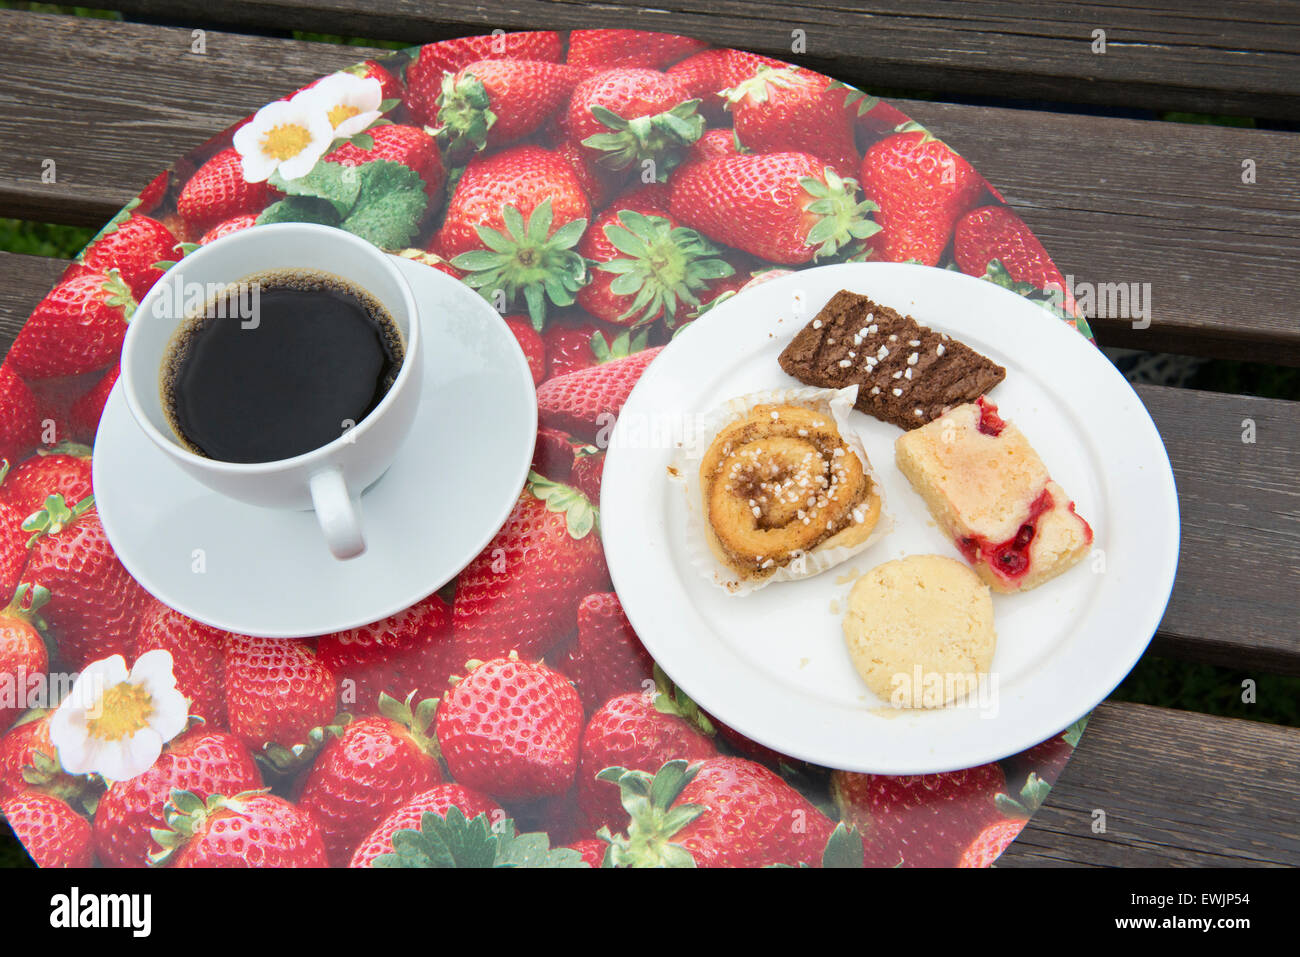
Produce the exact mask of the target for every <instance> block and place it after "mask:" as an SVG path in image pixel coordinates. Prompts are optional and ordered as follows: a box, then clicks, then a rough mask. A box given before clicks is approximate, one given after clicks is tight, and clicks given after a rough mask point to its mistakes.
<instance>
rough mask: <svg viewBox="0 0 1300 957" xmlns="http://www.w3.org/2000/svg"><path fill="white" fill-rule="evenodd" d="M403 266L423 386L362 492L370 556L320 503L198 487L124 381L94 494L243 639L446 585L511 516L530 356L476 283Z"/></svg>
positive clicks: (118, 532)
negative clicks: (351, 543)
mask: <svg viewBox="0 0 1300 957" xmlns="http://www.w3.org/2000/svg"><path fill="white" fill-rule="evenodd" d="M393 260H394V262H396V263H397V265H398V267H399V268H400V269H401V270H402V273H403V274H404V275H405V276H406V279H407V281H408V282H409V283H410V284H411V290H412V292H413V293H414V294H415V301H416V302H417V303H418V304H419V307H420V322H421V323H422V326H421V329H422V331H423V332H424V335H425V339H424V349H423V350H422V353H423V360H424V363H425V369H424V390H423V394H422V395H421V398H420V409H419V412H418V413H417V414H416V419H415V424H414V426H412V428H411V434H410V436H409V437H408V438H407V440H406V443H405V444H404V445H403V447H402V449H401V451H400V452H398V454H397V458H396V459H395V460H394V461H393V464H392V466H391V467H390V468H389V470H388V472H387V473H386V474H385V475H384V476H383V477H382V478H381V479H380V480H379V481H378V482H376V483H375V484H374V485H373V486H371V487H370V488H369V489H368V490H367V491H366V492H365V493H364V494H363V495H362V497H361V513H362V521H363V525H364V528H365V535H366V543H367V549H366V552H365V554H363V555H362V556H360V557H359V558H355V559H352V560H350V561H338V560H337V559H335V558H333V557H332V556H331V555H330V553H329V551H328V550H327V549H326V547H325V541H324V539H323V537H322V536H321V532H320V529H319V527H318V526H317V524H316V518H315V516H314V515H313V514H312V513H311V512H309V511H304V512H293V511H279V510H273V509H263V508H257V507H255V506H251V505H244V504H241V503H239V502H235V501H232V500H230V499H227V498H224V497H222V496H220V495H217V494H216V493H215V492H212V491H210V490H209V489H207V488H206V487H205V486H203V485H200V484H199V483H197V482H196V481H194V480H193V479H192V478H190V477H189V476H188V475H186V474H185V473H184V472H182V471H181V470H180V469H179V468H178V467H177V466H176V465H175V464H173V463H172V461H171V460H170V459H169V458H168V457H167V456H166V455H165V454H164V453H163V452H161V451H160V450H159V449H158V448H157V447H155V446H154V445H153V443H152V442H150V441H149V439H148V438H147V437H146V436H145V434H144V433H143V432H142V431H141V430H140V428H139V427H138V426H137V425H136V422H135V419H133V418H132V417H131V413H130V411H129V410H128V409H127V405H126V399H125V397H124V396H123V395H122V390H121V383H118V385H116V386H115V387H114V388H113V392H112V394H111V395H110V396H109V398H108V403H107V404H106V405H105V406H104V415H103V418H102V419H101V420H100V423H99V433H98V435H97V436H96V438H95V453H94V459H93V463H94V486H95V502H96V505H97V507H98V510H99V516H100V519H101V520H102V521H103V523H104V530H105V531H106V532H107V533H108V538H109V541H110V542H111V543H112V545H113V548H114V550H115V551H116V552H117V556H118V558H119V559H121V561H122V564H123V565H125V566H126V569H127V571H129V572H130V573H131V574H132V575H133V576H134V577H135V579H136V580H137V581H138V582H139V583H140V584H141V585H142V586H144V588H145V589H146V590H147V591H149V592H150V593H152V594H153V595H154V596H156V597H157V598H158V599H159V600H160V601H162V602H164V603H165V604H167V605H170V606H171V607H172V608H175V609H177V610H178V611H181V612H183V613H184V614H186V615H189V616H190V617H191V618H196V619H198V620H199V621H202V622H205V623H207V624H209V625H213V626H214V627H217V628H223V629H226V630H228V631H234V632H240V633H243V634H249V635H259V636H268V637H276V638H287V637H306V636H311V635H320V634H327V633H329V632H333V631H340V630H343V629H346V628H353V627H356V626H358V625H363V624H366V623H367V622H371V621H376V620H378V619H380V618H385V617H387V616H388V615H392V614H395V613H396V612H398V611H401V610H402V609H403V608H406V607H408V606H410V605H413V604H414V603H415V602H417V601H419V600H420V599H422V598H424V597H425V596H426V595H428V594H430V593H431V592H434V591H436V590H437V589H439V588H441V587H442V586H443V585H444V584H446V583H447V582H448V581H450V580H451V579H452V578H453V577H454V576H455V575H456V574H457V573H458V572H460V570H461V569H463V568H464V567H465V566H466V565H468V564H469V562H470V560H471V559H473V558H474V556H475V555H477V554H478V553H479V552H480V551H482V549H483V547H484V546H485V545H487V543H488V542H489V541H490V540H491V538H492V536H493V535H494V534H495V533H496V531H497V530H498V529H499V528H500V527H501V525H502V524H503V523H504V522H505V520H506V517H507V516H508V515H509V514H510V510H511V509H512V508H513V507H514V503H515V500H516V499H517V498H518V496H519V490H520V489H521V488H523V484H524V479H525V478H526V477H527V474H528V467H529V462H530V461H531V459H532V453H533V443H534V441H535V439H536V436H537V394H536V391H535V390H534V388H533V380H532V376H531V374H530V373H529V370H528V362H527V360H526V359H525V358H524V354H523V351H522V350H521V349H520V348H519V344H518V343H517V342H516V340H515V338H514V335H513V334H512V333H511V332H510V329H509V327H507V326H506V325H505V323H503V322H502V321H501V318H500V317H499V316H498V315H497V313H496V312H495V311H494V310H493V309H492V307H491V306H489V305H488V304H487V302H485V301H484V300H483V299H482V298H480V297H479V295H478V294H477V293H475V292H474V291H473V290H471V289H470V288H469V287H468V286H465V285H463V284H461V283H459V282H457V281H456V280H455V279H452V278H451V277H450V276H447V275H445V274H443V273H441V272H438V271H437V270H435V269H430V268H429V267H428V266H424V265H421V264H420V263H417V262H412V261H411V260H408V259H402V258H400V257H396V256H394V257H393Z"/></svg>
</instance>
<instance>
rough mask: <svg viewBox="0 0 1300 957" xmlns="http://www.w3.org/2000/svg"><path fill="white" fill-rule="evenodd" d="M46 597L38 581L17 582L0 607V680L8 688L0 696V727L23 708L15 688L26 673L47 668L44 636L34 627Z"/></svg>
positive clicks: (41, 672) (21, 684)
mask: <svg viewBox="0 0 1300 957" xmlns="http://www.w3.org/2000/svg"><path fill="white" fill-rule="evenodd" d="M49 600H50V593H49V592H48V591H47V590H46V589H44V588H42V587H41V586H40V585H37V586H35V587H33V586H31V585H19V586H18V590H17V591H16V592H15V593H14V597H13V600H12V601H10V602H9V604H8V606H6V607H5V608H4V609H3V610H0V684H3V685H6V686H7V687H8V688H9V693H8V694H7V695H4V696H3V697H0V731H7V730H8V729H9V726H10V725H11V724H13V723H14V721H16V720H17V719H18V716H19V715H21V714H22V712H23V710H24V709H23V708H22V707H20V706H19V704H18V700H17V699H18V698H19V697H20V696H19V695H16V694H14V691H15V689H24V688H27V687H28V678H29V677H31V676H34V675H37V676H39V675H44V674H45V673H46V672H47V671H49V670H50V656H49V652H48V651H47V650H46V648H45V640H44V639H43V638H42V637H41V633H40V632H39V631H37V630H36V629H37V626H38V624H39V623H40V622H41V618H40V611H41V606H42V605H44V604H45V603H46V602H48V601H49ZM6 699H7V700H6Z"/></svg>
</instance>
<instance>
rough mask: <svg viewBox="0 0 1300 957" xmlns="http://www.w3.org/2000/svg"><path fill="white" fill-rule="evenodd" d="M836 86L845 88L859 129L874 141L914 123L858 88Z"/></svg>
mask: <svg viewBox="0 0 1300 957" xmlns="http://www.w3.org/2000/svg"><path fill="white" fill-rule="evenodd" d="M836 85H838V86H842V87H843V89H844V92H845V103H846V104H847V105H848V107H849V108H850V109H851V110H852V111H853V116H854V123H855V124H856V125H857V127H858V129H860V130H863V131H864V132H865V133H866V134H867V136H868V137H869V138H871V139H873V140H877V139H880V138H881V137H882V136H884V135H885V134H887V133H894V132H896V131H897V130H898V128H899V127H900V126H904V125H905V124H907V123H910V122H912V121H911V120H910V119H908V117H907V114H905V113H903V112H901V111H900V110H898V109H895V108H894V107H892V106H890V105H889V104H888V103H886V102H885V101H884V100H882V99H879V98H878V97H874V96H872V95H870V94H869V93H863V92H862V91H861V90H859V89H857V88H856V87H852V86H848V85H846V84H836Z"/></svg>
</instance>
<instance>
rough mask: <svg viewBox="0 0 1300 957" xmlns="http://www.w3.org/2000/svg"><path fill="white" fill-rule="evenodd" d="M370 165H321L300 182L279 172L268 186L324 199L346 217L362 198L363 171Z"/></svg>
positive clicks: (315, 167) (299, 178) (272, 175)
mask: <svg viewBox="0 0 1300 957" xmlns="http://www.w3.org/2000/svg"><path fill="white" fill-rule="evenodd" d="M366 165H369V164H362V166H344V165H343V164H342V163H317V164H316V165H315V166H313V167H312V168H311V169H310V170H309V171H308V172H307V173H306V174H304V175H302V176H299V177H298V178H297V179H285V178H284V177H283V176H282V175H280V172H279V170H277V171H276V172H274V173H272V174H271V178H270V179H269V180H268V181H267V182H268V183H270V185H271V186H274V187H275V188H276V189H278V190H280V191H281V192H283V193H285V194H286V195H289V196H310V197H313V198H315V199H323V200H325V201H326V202H327V203H329V204H330V205H331V206H333V207H334V211H335V212H336V213H338V214H339V215H340V216H345V215H347V213H348V211H349V210H350V209H352V207H353V206H354V205H356V202H357V197H358V196H359V195H360V194H361V170H362V168H363V167H364V166H366Z"/></svg>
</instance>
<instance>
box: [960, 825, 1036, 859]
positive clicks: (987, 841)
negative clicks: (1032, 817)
mask: <svg viewBox="0 0 1300 957" xmlns="http://www.w3.org/2000/svg"><path fill="white" fill-rule="evenodd" d="M1026 823H1028V822H1027V821H1025V820H1022V819H1017V818H1010V819H1008V820H1005V821H998V822H996V823H994V824H990V825H989V826H988V827H986V828H984V830H982V831H980V832H979V834H978V835H977V836H976V837H975V839H974V840H972V841H971V842H970V843H969V844H967V845H966V848H965V850H963V851H962V852H961V857H960V858H958V859H957V866H958V867H992V866H993V862H994V861H996V860H997V859H998V858H999V857H1001V856H1002V852H1003V851H1005V850H1006V849H1007V848H1008V847H1010V846H1011V842H1012V841H1014V840H1015V839H1016V836H1017V835H1018V834H1019V833H1020V832H1021V831H1023V830H1024V829H1025V824H1026Z"/></svg>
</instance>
